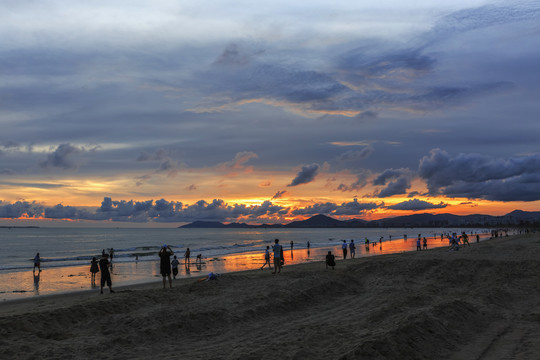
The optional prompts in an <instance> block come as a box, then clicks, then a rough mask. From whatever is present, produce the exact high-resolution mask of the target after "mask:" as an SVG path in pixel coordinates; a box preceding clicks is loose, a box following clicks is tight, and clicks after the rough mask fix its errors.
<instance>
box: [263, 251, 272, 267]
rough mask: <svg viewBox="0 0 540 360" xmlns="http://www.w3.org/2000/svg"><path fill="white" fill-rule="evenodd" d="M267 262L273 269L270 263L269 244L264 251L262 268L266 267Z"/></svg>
mask: <svg viewBox="0 0 540 360" xmlns="http://www.w3.org/2000/svg"><path fill="white" fill-rule="evenodd" d="M266 264H268V268H269V269H270V270H272V264H270V246H267V247H266V250H265V252H264V264H263V266H261V270H262V269H264V267H265V266H266Z"/></svg>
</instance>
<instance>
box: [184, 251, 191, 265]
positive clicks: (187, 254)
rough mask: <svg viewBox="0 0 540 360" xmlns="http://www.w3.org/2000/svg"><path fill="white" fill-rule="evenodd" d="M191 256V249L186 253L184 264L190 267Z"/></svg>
mask: <svg viewBox="0 0 540 360" xmlns="http://www.w3.org/2000/svg"><path fill="white" fill-rule="evenodd" d="M190 254H191V251H189V248H187V249H186V252H185V253H184V264H185V265H186V267H187V266H189V256H190Z"/></svg>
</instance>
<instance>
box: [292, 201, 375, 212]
mask: <svg viewBox="0 0 540 360" xmlns="http://www.w3.org/2000/svg"><path fill="white" fill-rule="evenodd" d="M380 206H381V205H380V204H376V203H373V202H368V203H361V202H358V200H357V199H356V198H355V199H353V201H350V202H344V203H342V204H341V205H338V204H335V203H332V202H326V203H316V204H313V205H310V206H306V207H304V208H301V209H295V210H293V211H292V212H291V214H292V215H316V214H325V215H335V216H345V215H359V214H362V213H364V212H366V211H370V210H374V209H377V208H378V207H380Z"/></svg>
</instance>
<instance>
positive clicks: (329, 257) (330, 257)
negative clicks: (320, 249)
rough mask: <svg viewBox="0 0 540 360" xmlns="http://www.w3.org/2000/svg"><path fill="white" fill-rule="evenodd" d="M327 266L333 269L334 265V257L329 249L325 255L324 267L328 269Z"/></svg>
mask: <svg viewBox="0 0 540 360" xmlns="http://www.w3.org/2000/svg"><path fill="white" fill-rule="evenodd" d="M329 266H330V267H331V268H332V270H334V266H336V257H335V256H334V255H333V254H332V252H331V251H328V254H327V255H326V268H327V269H328V267H329Z"/></svg>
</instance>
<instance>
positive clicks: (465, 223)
mask: <svg viewBox="0 0 540 360" xmlns="http://www.w3.org/2000/svg"><path fill="white" fill-rule="evenodd" d="M531 225H536V226H539V225H540V211H523V210H514V211H512V212H511V213H508V214H506V215H503V216H492V215H481V214H477V215H464V216H461V215H453V214H435V215H434V214H427V213H424V214H414V215H406V216H397V217H392V218H385V219H379V220H372V221H366V220H362V219H353V220H345V221H341V220H337V219H334V218H332V217H329V216H326V215H322V214H319V215H315V216H312V217H310V218H309V219H306V220H302V221H293V222H291V223H289V224H283V225H282V224H262V225H249V224H245V223H230V224H223V223H221V222H217V221H195V222H192V223H190V224H187V225H183V226H180V228H378V227H455V226H460V227H482V226H488V227H497V226H531Z"/></svg>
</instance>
